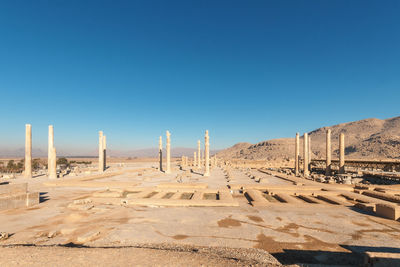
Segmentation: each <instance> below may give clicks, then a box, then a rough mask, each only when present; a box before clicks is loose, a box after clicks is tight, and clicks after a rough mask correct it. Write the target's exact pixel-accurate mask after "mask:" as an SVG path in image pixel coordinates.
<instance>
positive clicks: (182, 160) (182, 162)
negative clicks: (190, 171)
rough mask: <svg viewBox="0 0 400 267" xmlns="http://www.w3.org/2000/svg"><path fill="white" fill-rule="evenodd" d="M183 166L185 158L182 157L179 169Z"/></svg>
mask: <svg viewBox="0 0 400 267" xmlns="http://www.w3.org/2000/svg"><path fill="white" fill-rule="evenodd" d="M184 166H185V156H182V158H181V167H184Z"/></svg>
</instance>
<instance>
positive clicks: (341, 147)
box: [339, 133, 345, 174]
mask: <svg viewBox="0 0 400 267" xmlns="http://www.w3.org/2000/svg"><path fill="white" fill-rule="evenodd" d="M339 173H340V174H343V173H345V170H344V134H343V133H341V134H340V137H339Z"/></svg>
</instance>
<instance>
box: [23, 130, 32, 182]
mask: <svg viewBox="0 0 400 267" xmlns="http://www.w3.org/2000/svg"><path fill="white" fill-rule="evenodd" d="M24 176H25V178H32V125H30V124H26V125H25V172H24Z"/></svg>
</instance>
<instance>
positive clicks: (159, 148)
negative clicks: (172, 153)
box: [158, 136, 163, 171]
mask: <svg viewBox="0 0 400 267" xmlns="http://www.w3.org/2000/svg"><path fill="white" fill-rule="evenodd" d="M158 157H159V159H160V167H159V168H160V171H162V170H163V168H162V137H161V136H160V139H159V140H158Z"/></svg>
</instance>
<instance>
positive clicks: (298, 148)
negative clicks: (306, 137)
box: [294, 133, 300, 176]
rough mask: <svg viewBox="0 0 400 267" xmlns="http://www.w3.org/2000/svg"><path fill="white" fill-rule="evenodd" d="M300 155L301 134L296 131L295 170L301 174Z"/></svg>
mask: <svg viewBox="0 0 400 267" xmlns="http://www.w3.org/2000/svg"><path fill="white" fill-rule="evenodd" d="M299 157H300V135H299V133H296V139H295V148H294V172H295V175H296V176H299Z"/></svg>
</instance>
